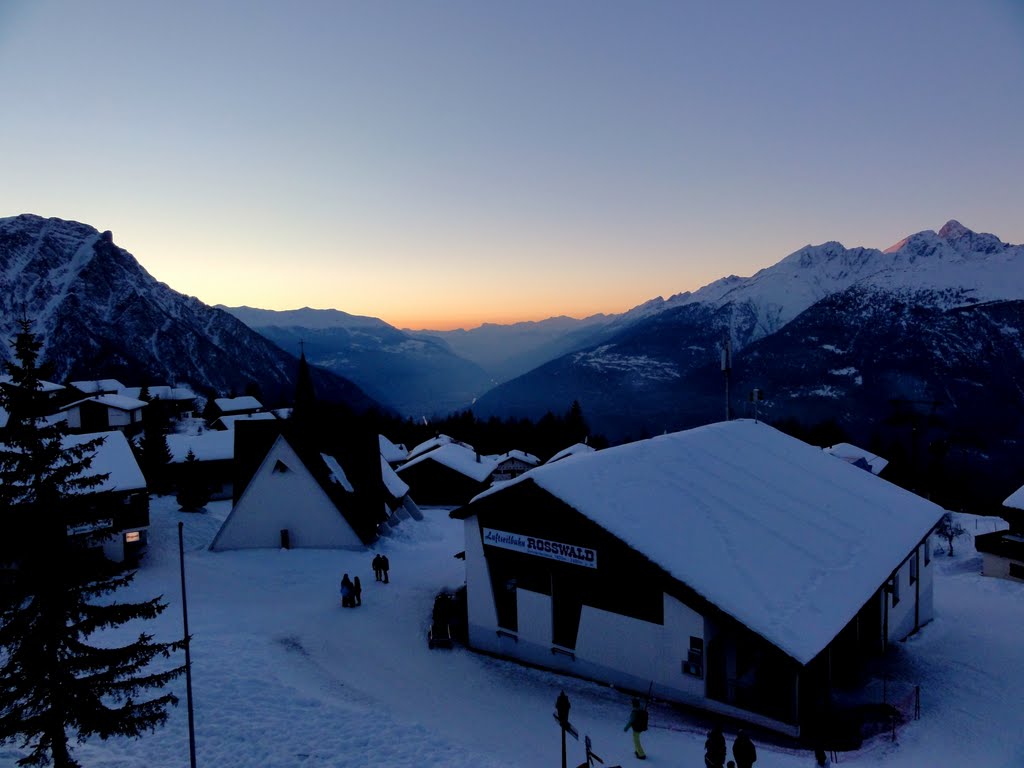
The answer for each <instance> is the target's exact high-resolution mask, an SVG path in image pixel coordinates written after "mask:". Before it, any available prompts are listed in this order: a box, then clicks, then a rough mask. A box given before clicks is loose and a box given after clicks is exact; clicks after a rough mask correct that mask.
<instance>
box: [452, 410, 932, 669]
mask: <svg viewBox="0 0 1024 768" xmlns="http://www.w3.org/2000/svg"><path fill="white" fill-rule="evenodd" d="M520 482H533V483H535V484H536V485H538V486H539V487H541V488H543V489H544V490H546V491H548V492H549V493H551V494H552V495H554V496H556V497H557V498H559V499H561V500H562V501H563V502H565V503H566V504H568V505H569V506H570V507H572V508H574V509H576V510H578V511H579V512H580V513H582V514H583V515H585V516H586V517H588V518H590V519H591V520H593V521H595V522H596V523H597V524H598V525H600V526H601V527H603V528H604V529H606V530H607V531H609V532H610V533H612V534H613V535H615V536H616V537H618V538H620V539H621V540H623V541H624V542H626V543H627V544H629V545H630V546H632V547H633V548H634V549H636V550H637V551H639V552H641V553H642V554H644V555H645V556H647V557H648V558H650V559H651V560H652V561H653V562H654V563H656V564H657V565H659V566H660V567H662V568H664V569H665V570H666V571H667V572H668V573H669V574H671V575H672V576H673V577H674V578H676V579H678V580H679V581H681V582H683V583H685V584H687V585H688V586H690V587H691V588H693V589H694V590H695V591H696V592H697V593H698V594H700V595H702V596H703V597H705V598H706V599H707V600H709V601H710V602H711V603H713V604H714V605H716V606H718V607H719V608H720V609H721V610H723V611H724V612H725V613H727V614H729V615H730V616H732V617H734V618H735V619H737V620H738V621H740V622H742V623H743V624H745V625H746V626H747V627H749V628H750V629H751V630H753V631H754V632H757V633H758V634H760V635H761V636H762V637H764V638H766V639H767V640H769V641H770V642H772V643H774V644H775V645H776V646H778V647H779V648H780V649H782V650H783V651H784V652H785V653H787V654H789V655H790V656H792V657H793V658H794V659H796V660H797V661H799V662H800V663H804V664H806V663H807V662H809V661H810V660H811V659H813V658H814V657H815V656H816V655H817V654H818V653H819V652H820V651H821V650H822V649H823V648H825V647H826V646H827V645H828V643H829V642H830V641H831V640H832V639H833V638H834V637H835V636H836V635H837V634H838V633H839V632H840V630H842V629H843V627H844V626H845V625H846V624H847V622H849V621H850V619H851V618H852V617H853V616H854V615H856V613H857V611H858V610H860V608H861V607H862V606H863V605H864V603H865V602H866V601H867V600H868V599H869V598H870V597H871V596H872V595H873V594H874V593H875V592H876V591H877V590H878V588H879V586H880V585H881V584H883V583H884V582H885V580H886V579H887V578H888V577H889V576H890V574H891V573H892V571H893V569H895V568H896V567H897V566H899V565H900V564H901V563H902V562H903V561H904V559H905V558H906V557H907V555H908V553H910V552H911V551H912V550H913V548H914V547H915V546H916V545H917V544H919V543H920V542H921V540H922V539H923V538H924V537H925V536H926V535H927V534H928V533H929V532H930V531H931V529H932V528H933V527H934V525H935V524H936V523H937V522H938V521H939V519H940V518H941V517H942V515H943V513H944V510H943V509H942V508H941V507H939V506H938V505H936V504H933V503H932V502H930V501H927V500H925V499H922V498H921V497H919V496H916V495H914V494H913V493H911V492H909V491H906V490H904V489H902V488H899V487H898V486H895V485H893V484H891V483H889V482H887V481H885V480H883V479H881V478H879V477H876V476H875V475H873V474H871V473H868V472H864V471H863V470H861V469H858V468H856V467H853V466H850V465H849V464H847V463H845V462H841V461H835V460H834V459H833V458H832V457H831V456H828V455H827V454H825V453H823V452H822V451H821V450H820V449H818V448H815V447H813V446H810V445H808V444H806V443H804V442H801V441H800V440H797V439H795V438H792V437H789V436H787V435H785V434H783V433H782V432H779V431H778V430H776V429H774V428H772V427H769V426H767V425H766V424H763V423H758V422H755V421H750V420H737V421H730V422H722V423H719V424H711V425H708V426H704V427H698V428H696V429H691V430H687V431H685V432H676V433H673V434H668V435H662V436H659V437H655V438H652V439H650V440H642V441H639V442H635V443H629V444H626V445H622V446H618V447H615V448H607V449H605V450H602V451H595V452H594V453H591V454H586V455H580V456H577V457H576V458H574V459H573V460H572V461H560V462H556V463H554V464H546V465H544V466H541V467H537V468H536V469H533V470H531V471H530V472H528V473H526V474H524V475H521V476H520V477H518V478H515V479H514V480H509V481H508V482H506V483H501V484H500V485H498V486H494V487H492V488H490V489H488V490H487V491H484V492H483V493H481V494H479V495H478V496H476V497H475V498H474V499H473V501H472V502H470V505H469V507H468V509H467V508H464V510H463V511H464V512H466V513H469V514H472V512H473V509H472V505H473V503H474V502H476V501H478V500H480V499H482V498H484V497H486V496H489V495H492V494H495V493H502V492H506V491H507V490H508V489H510V488H512V487H513V486H515V485H517V484H518V483H520Z"/></svg>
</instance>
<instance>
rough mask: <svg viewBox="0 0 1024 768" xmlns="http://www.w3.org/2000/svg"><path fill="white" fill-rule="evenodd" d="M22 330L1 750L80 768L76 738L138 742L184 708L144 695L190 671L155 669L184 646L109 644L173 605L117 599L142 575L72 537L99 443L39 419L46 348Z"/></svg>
mask: <svg viewBox="0 0 1024 768" xmlns="http://www.w3.org/2000/svg"><path fill="white" fill-rule="evenodd" d="M19 325H20V331H19V332H18V333H17V334H16V336H15V339H14V340H13V344H12V346H13V348H14V361H13V362H11V363H8V364H7V370H8V373H10V375H11V386H9V387H4V388H2V389H0V406H2V407H3V408H5V409H6V410H7V412H8V415H9V419H8V426H7V429H6V430H5V432H4V434H3V438H2V439H3V442H2V444H0V515H2V516H3V521H4V527H5V529H6V534H7V535H5V536H4V537H3V540H2V544H0V561H2V562H0V568H3V570H4V577H5V579H4V582H5V583H4V586H3V591H2V592H0V742H2V743H8V742H12V741H16V742H18V743H19V746H20V747H21V748H23V749H25V750H27V754H26V756H25V757H23V758H21V759H20V760H19V761H18V764H19V765H24V766H37V765H48V764H50V763H51V762H52V763H53V765H55V766H56V768H76V767H77V766H78V765H79V763H78V762H76V761H75V759H74V758H73V756H72V754H71V751H70V748H69V744H70V741H71V740H72V739H75V740H83V739H86V738H89V737H91V736H99V737H100V738H103V739H106V738H108V737H110V736H117V735H119V736H130V737H135V736H139V735H141V733H142V732H143V731H147V730H153V729H155V728H156V727H157V726H159V725H161V724H163V722H164V721H165V720H166V719H167V706H168V705H170V704H176V703H177V698H176V697H175V696H174V695H172V694H170V693H163V694H161V695H158V696H156V697H155V698H152V699H147V700H138V699H137V697H138V696H139V695H141V694H144V693H145V692H146V691H148V690H150V689H161V688H162V687H163V686H164V685H166V684H167V683H168V682H169V681H171V680H172V679H174V678H175V677H177V676H178V675H180V674H181V673H182V672H183V671H184V667H181V666H179V667H169V666H167V665H162V666H163V669H160V670H154V669H151V668H150V663H151V662H153V661H154V660H156V659H157V658H158V657H166V658H169V657H170V654H171V652H172V651H175V650H177V649H179V648H182V647H184V641H178V642H172V643H155V642H153V636H152V635H150V634H147V633H145V632H142V633H140V634H139V635H138V637H137V639H136V640H135V641H134V642H132V643H129V644H128V645H125V646H112V645H110V644H109V642H104V638H103V634H104V632H105V631H106V630H110V629H114V628H117V627H120V626H122V625H125V624H127V623H128V622H130V621H135V620H146V619H152V618H154V617H156V616H157V615H159V614H160V613H161V612H162V611H163V610H164V609H165V608H166V604H165V603H163V602H162V601H161V600H160V598H155V599H152V600H148V601H145V602H141V603H119V602H116V601H113V600H111V599H110V597H109V596H110V595H112V594H114V593H116V592H117V590H118V589H120V588H121V587H124V586H126V585H127V584H129V583H130V582H131V579H132V577H133V576H134V573H133V572H130V571H126V570H124V569H123V568H122V567H121V566H120V565H117V564H114V563H111V562H110V561H108V560H107V559H106V558H104V557H103V555H102V554H101V552H100V551H99V550H97V549H90V548H87V547H86V546H85V545H84V544H83V543H82V542H81V541H80V540H78V537H72V536H71V535H70V534H69V532H68V523H69V522H77V521H78V520H76V518H75V516H74V515H75V510H80V509H81V508H82V507H84V506H86V505H85V504H83V503H82V502H83V500H84V499H83V494H85V493H86V492H88V491H89V490H90V489H95V487H96V486H97V485H98V484H100V483H102V482H103V480H104V476H101V475H92V476H89V475H86V474H85V473H86V471H87V470H88V469H89V467H90V465H91V462H92V457H93V454H94V452H95V450H96V446H97V444H98V440H87V441H85V442H77V443H70V442H68V441H67V440H66V425H65V423H64V422H62V421H54V422H52V423H51V422H47V421H46V420H45V419H44V418H43V416H44V415H45V414H46V412H47V411H46V404H45V400H44V398H43V396H42V393H41V385H40V380H41V378H42V376H41V373H40V369H39V367H38V366H37V360H38V356H39V350H40V349H41V348H42V344H41V342H39V341H38V340H37V339H36V337H35V335H34V334H33V333H32V332H31V325H30V323H29V322H28V321H21V322H20V323H19ZM95 498H96V495H95V494H89V500H90V504H91V503H92V502H94V501H95ZM76 502H77V503H76Z"/></svg>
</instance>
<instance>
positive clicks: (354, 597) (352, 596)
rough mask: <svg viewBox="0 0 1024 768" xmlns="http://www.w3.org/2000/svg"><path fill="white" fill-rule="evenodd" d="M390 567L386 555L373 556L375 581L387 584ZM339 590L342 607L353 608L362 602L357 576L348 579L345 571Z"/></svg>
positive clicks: (361, 590) (361, 586)
mask: <svg viewBox="0 0 1024 768" xmlns="http://www.w3.org/2000/svg"><path fill="white" fill-rule="evenodd" d="M390 568H391V563H389V562H388V556H387V555H374V556H373V576H374V578H375V579H376V580H377V581H382V582H384V583H385V584H387V583H388V570H389V569H390ZM339 591H340V592H341V607H342V608H355V607H356V606H357V605H362V604H363V585H362V584H360V583H359V577H358V576H356V577H355V578H351V579H350V578H349V576H348V574H347V573H346V574H344V575H343V576H342V577H341V585H340V587H339Z"/></svg>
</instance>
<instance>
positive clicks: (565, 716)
mask: <svg viewBox="0 0 1024 768" xmlns="http://www.w3.org/2000/svg"><path fill="white" fill-rule="evenodd" d="M569 706H570V705H569V697H568V696H566V695H565V691H561V692H560V693H559V694H558V698H557V699H555V720H557V721H558V725H559V727H560V728H561V729H562V768H566V765H565V734H566V732H568V733H569V735H570V736H572V737H573V738H574V739H579V737H580V735H579V732H578V731H577V730H576V729H575V728H573V727H572V723H570V722H569Z"/></svg>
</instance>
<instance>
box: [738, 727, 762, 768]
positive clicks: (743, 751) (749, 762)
mask: <svg viewBox="0 0 1024 768" xmlns="http://www.w3.org/2000/svg"><path fill="white" fill-rule="evenodd" d="M732 756H733V758H734V759H735V760H736V768H751V766H753V765H754V763H756V762H757V750H756V749H754V742H752V741H751V740H750V737H749V736H747V732H746V731H744V730H743V729H742V728H741V729H740V731H739V733H737V734H736V741H734V742H733V743H732Z"/></svg>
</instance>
